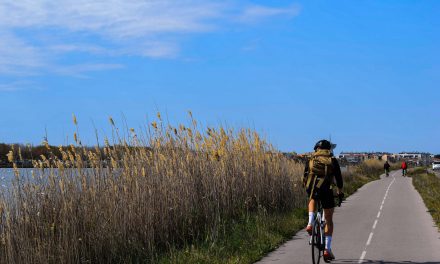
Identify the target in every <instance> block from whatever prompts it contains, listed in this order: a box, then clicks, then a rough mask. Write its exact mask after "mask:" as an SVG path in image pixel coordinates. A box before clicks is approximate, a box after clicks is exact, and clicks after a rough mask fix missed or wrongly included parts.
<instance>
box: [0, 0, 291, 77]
mask: <svg viewBox="0 0 440 264" xmlns="http://www.w3.org/2000/svg"><path fill="white" fill-rule="evenodd" d="M298 12H299V9H298V7H297V6H295V5H291V6H287V7H285V8H274V7H267V6H261V5H252V6H246V5H243V4H239V3H234V2H233V1H217V0H131V1H127V0H95V1H92V0H57V1H51V0H20V1H16V0H2V1H1V2H0V28H1V29H2V32H0V39H1V42H0V74H19V73H24V72H25V73H32V72H35V71H36V70H38V69H39V70H42V69H43V70H44V71H50V72H56V73H59V74H65V73H67V72H76V73H78V75H81V76H82V74H84V73H85V72H86V71H95V70H109V69H115V68H118V67H120V65H118V66H117V67H115V65H117V64H114V65H111V64H110V65H107V66H105V67H103V65H104V64H100V63H90V62H88V61H84V62H82V66H78V65H73V66H72V65H71V66H69V65H62V67H61V68H62V70H56V71H54V70H53V69H54V68H58V67H56V66H59V65H58V64H59V63H60V61H61V58H62V56H64V55H66V54H70V53H85V54H87V55H90V56H94V57H93V58H94V61H96V58H98V60H99V58H103V57H108V56H124V55H129V56H144V57H150V58H173V57H176V56H178V55H179V51H180V43H179V42H180V39H181V38H180V37H181V36H182V35H183V34H188V33H193V34H194V33H203V32H211V31H213V30H216V29H218V28H220V27H222V25H224V22H228V23H231V22H232V23H245V24H246V23H249V22H255V21H259V20H261V19H265V18H269V17H275V16H287V17H293V16H295V15H296V14H298ZM23 32H25V33H23ZM34 33H35V34H34ZM66 36H67V37H66ZM89 59H90V58H89ZM87 65H88V66H87ZM91 65H95V66H96V65H100V66H98V67H91Z"/></svg>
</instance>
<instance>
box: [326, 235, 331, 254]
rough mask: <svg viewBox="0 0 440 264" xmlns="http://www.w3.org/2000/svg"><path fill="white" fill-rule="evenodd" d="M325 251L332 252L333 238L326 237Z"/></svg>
mask: <svg viewBox="0 0 440 264" xmlns="http://www.w3.org/2000/svg"><path fill="white" fill-rule="evenodd" d="M325 249H327V250H330V251H331V250H332V236H326V237H325Z"/></svg>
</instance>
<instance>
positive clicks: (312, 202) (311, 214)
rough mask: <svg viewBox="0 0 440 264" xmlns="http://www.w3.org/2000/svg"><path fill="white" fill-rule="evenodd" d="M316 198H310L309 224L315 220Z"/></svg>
mask: <svg viewBox="0 0 440 264" xmlns="http://www.w3.org/2000/svg"><path fill="white" fill-rule="evenodd" d="M315 207H316V206H315V200H314V199H310V201H309V222H308V224H307V225H313V221H314V220H315V219H314V218H315V210H316V209H315Z"/></svg>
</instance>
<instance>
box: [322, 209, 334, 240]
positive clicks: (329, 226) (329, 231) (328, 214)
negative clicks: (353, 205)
mask: <svg viewBox="0 0 440 264" xmlns="http://www.w3.org/2000/svg"><path fill="white" fill-rule="evenodd" d="M334 211H335V208H329V209H324V217H325V235H326V236H332V235H333V213H334Z"/></svg>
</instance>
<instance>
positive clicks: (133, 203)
mask: <svg viewBox="0 0 440 264" xmlns="http://www.w3.org/2000/svg"><path fill="white" fill-rule="evenodd" d="M74 123H75V125H77V121H76V118H75V117H74ZM110 124H111V126H112V131H113V133H112V137H111V138H109V139H106V140H105V143H104V145H103V146H99V145H97V146H96V148H95V149H93V148H89V147H84V146H82V144H81V140H80V138H79V136H78V133H75V134H74V140H75V144H73V145H71V146H69V147H63V146H61V147H60V148H59V153H61V157H60V155H55V154H51V155H48V156H42V157H40V160H39V161H34V167H35V168H36V169H35V170H34V172H33V173H32V174H31V175H27V176H26V175H21V174H20V172H19V171H18V169H16V179H15V180H14V183H13V186H12V187H11V188H10V189H9V191H8V192H4V193H2V195H1V197H0V261H1V263H151V262H155V260H156V259H157V258H158V256H160V255H161V254H163V253H164V252H167V251H168V250H169V249H170V248H176V247H184V246H186V245H188V244H191V243H192V241H195V240H197V241H200V240H202V241H215V240H216V237H217V236H219V235H220V234H222V233H223V232H225V228H226V227H227V226H228V223H230V222H231V220H234V219H242V218H243V217H244V216H246V215H249V214H256V213H257V214H258V213H264V214H271V213H279V212H288V211H291V210H293V209H294V208H301V207H303V206H304V205H305V200H304V199H305V197H306V195H305V194H304V190H303V189H302V186H301V177H302V172H303V166H302V165H301V164H298V163H296V162H295V161H293V160H290V159H288V158H286V157H285V156H283V155H282V154H281V153H279V152H278V151H277V150H276V149H274V148H273V147H272V146H271V145H270V144H269V143H268V142H266V141H265V140H264V139H263V138H261V137H260V136H259V135H258V133H256V132H255V131H253V130H250V129H239V130H234V129H231V128H228V127H225V126H220V127H216V128H211V127H200V126H199V125H198V124H197V122H196V120H194V119H193V118H192V116H191V115H190V121H189V124H187V125H178V126H172V125H170V124H168V123H165V122H163V121H162V119H161V116H160V114H158V116H157V119H156V121H154V122H152V123H150V124H149V125H148V126H147V127H146V128H145V129H142V131H140V132H139V133H138V132H137V131H135V130H134V129H124V131H125V132H124V133H121V132H120V130H119V129H118V128H117V126H116V125H115V123H114V121H113V120H112V119H111V118H110ZM121 134H124V135H126V136H121ZM45 144H46V146H47V148H48V150H49V149H51V148H50V147H49V144H48V142H45ZM15 155H20V153H12V152H10V153H9V157H10V159H11V160H12V157H13V156H15Z"/></svg>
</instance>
